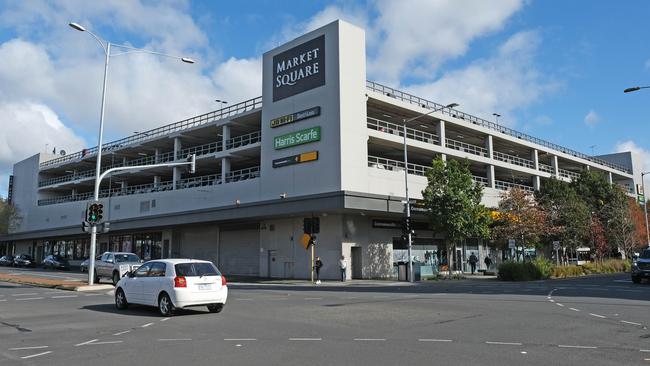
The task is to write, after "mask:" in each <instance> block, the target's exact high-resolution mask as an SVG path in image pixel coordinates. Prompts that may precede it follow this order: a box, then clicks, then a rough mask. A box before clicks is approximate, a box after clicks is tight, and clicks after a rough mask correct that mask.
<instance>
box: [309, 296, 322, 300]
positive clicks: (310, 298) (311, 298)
mask: <svg viewBox="0 0 650 366" xmlns="http://www.w3.org/2000/svg"><path fill="white" fill-rule="evenodd" d="M305 300H323V298H322V297H305Z"/></svg>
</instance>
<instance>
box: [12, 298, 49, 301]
mask: <svg viewBox="0 0 650 366" xmlns="http://www.w3.org/2000/svg"><path fill="white" fill-rule="evenodd" d="M43 299H44V297H21V298H20V299H16V301H24V300H43Z"/></svg>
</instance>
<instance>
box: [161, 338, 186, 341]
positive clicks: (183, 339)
mask: <svg viewBox="0 0 650 366" xmlns="http://www.w3.org/2000/svg"><path fill="white" fill-rule="evenodd" d="M191 340H192V338H161V339H159V340H158V342H175V341H191Z"/></svg>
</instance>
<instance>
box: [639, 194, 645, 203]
mask: <svg viewBox="0 0 650 366" xmlns="http://www.w3.org/2000/svg"><path fill="white" fill-rule="evenodd" d="M637 199H638V200H639V203H640V204H644V203H645V196H644V195H642V194H640V195H638V196H637Z"/></svg>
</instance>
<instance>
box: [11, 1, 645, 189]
mask: <svg viewBox="0 0 650 366" xmlns="http://www.w3.org/2000/svg"><path fill="white" fill-rule="evenodd" d="M649 15H650V2H649V1H645V0H624V1H611V0H609V1H604V0H572V1H542V0H493V1H484V0H400V1H397V0H367V1H325V0H311V1H298V0H295V1H288V0H268V1H262V0H249V1H218V0H213V1H206V0H201V1H198V0H197V1H172V0H162V1H145V0H112V1H111V0H108V1H84V0H61V1H39V0H23V1H13V0H0V196H3V197H6V194H7V186H8V179H9V178H8V177H9V175H10V174H11V171H12V169H13V164H14V163H16V162H18V161H21V160H23V159H25V158H28V157H30V156H32V155H34V154H37V153H39V152H46V151H47V152H50V153H51V152H52V150H53V149H54V148H56V149H57V152H58V151H60V150H61V149H65V150H66V151H67V152H69V153H71V152H75V151H79V150H81V149H82V148H84V147H91V146H95V145H96V144H97V131H98V126H99V114H100V105H101V88H102V79H103V71H104V70H103V67H104V53H103V51H102V49H101V47H100V45H99V44H98V43H97V41H96V40H95V39H93V38H92V36H91V35H90V34H88V33H84V32H79V31H76V30H74V29H72V28H70V27H69V26H68V23H70V22H76V23H79V24H81V25H83V26H84V27H85V28H86V29H88V30H90V31H92V32H93V33H94V34H96V35H98V36H99V37H101V38H102V39H105V40H108V41H110V42H111V43H113V44H118V45H127V46H132V47H139V48H145V49H148V50H152V51H157V52H163V53H167V54H172V55H178V56H185V57H190V58H192V59H194V60H196V63H195V64H192V65H190V64H185V63H182V62H179V61H178V60H176V59H172V58H165V57H159V56H153V55H149V54H143V53H130V54H125V55H115V53H114V55H115V56H113V57H111V59H110V63H109V65H110V67H109V75H108V84H107V85H108V89H107V90H108V91H107V96H106V117H105V137H106V139H105V141H111V140H114V139H118V138H121V137H125V136H129V135H131V134H133V133H134V132H136V131H144V130H147V129H150V128H154V127H158V126H162V125H165V124H168V123H172V122H175V121H178V120H182V119H185V118H189V117H192V116H195V115H199V114H203V113H206V112H209V111H212V110H215V109H218V107H219V104H218V103H216V102H215V99H221V100H226V101H228V102H229V103H230V104H235V103H237V102H240V101H244V100H247V99H252V98H254V97H257V96H260V95H261V84H262V80H261V74H262V70H261V69H262V67H261V55H262V53H264V52H265V51H268V50H270V49H272V48H274V47H276V46H278V45H280V44H282V43H284V42H287V41H289V40H291V39H293V38H295V37H297V36H299V35H301V34H302V33H305V32H307V31H310V30H313V29H315V28H318V27H320V26H322V25H325V24H327V23H329V22H331V21H333V20H335V19H344V20H346V21H348V22H351V23H353V24H355V25H358V26H360V27H362V28H364V29H365V30H366V52H367V73H368V75H367V78H368V79H369V80H372V81H376V82H380V83H382V84H386V85H388V86H391V87H395V88H398V89H401V90H404V91H408V92H410V93H413V94H416V95H418V96H421V97H425V98H428V99H430V100H433V101H435V102H437V103H440V104H448V103H451V102H456V103H459V104H460V107H459V108H458V109H459V110H462V111H464V112H468V113H471V114H475V115H477V116H479V117H482V118H485V119H490V120H493V119H494V118H495V117H494V116H493V113H498V114H500V115H501V117H500V118H499V123H501V124H504V125H507V126H510V127H513V128H515V129H517V130H519V131H522V132H525V133H528V134H531V135H533V136H536V137H540V138H543V139H546V140H549V141H551V142H554V143H557V144H560V145H564V146H567V147H570V148H572V149H576V150H578V151H581V152H584V153H587V154H596V155H597V154H607V153H612V152H618V151H630V150H632V151H634V152H635V153H637V154H639V156H640V161H641V162H642V164H643V167H642V168H643V169H644V170H650V141H649V140H648V138H647V135H648V134H649V133H650V89H645V90H644V89H642V90H639V91H637V92H634V93H628V94H625V93H623V90H624V89H625V88H627V87H631V86H637V85H639V86H647V85H650V37H649V36H650V22H648V21H647V19H648V16H649ZM113 51H117V49H115V48H114V49H113Z"/></svg>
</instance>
